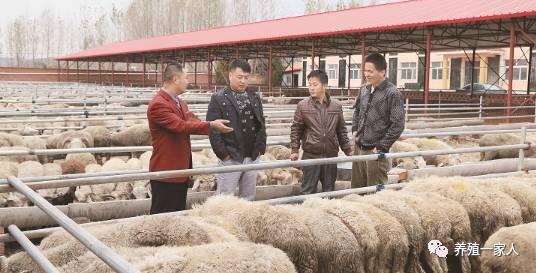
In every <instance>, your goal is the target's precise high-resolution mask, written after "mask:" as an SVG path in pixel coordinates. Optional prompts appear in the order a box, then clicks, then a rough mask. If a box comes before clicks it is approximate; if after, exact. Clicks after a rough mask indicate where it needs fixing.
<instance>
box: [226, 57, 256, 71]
mask: <svg viewBox="0 0 536 273" xmlns="http://www.w3.org/2000/svg"><path fill="white" fill-rule="evenodd" d="M237 68H240V69H242V71H244V72H246V73H251V66H250V65H249V63H248V62H247V61H246V60H244V59H236V60H232V61H231V64H229V71H234V70H235V69H237Z"/></svg>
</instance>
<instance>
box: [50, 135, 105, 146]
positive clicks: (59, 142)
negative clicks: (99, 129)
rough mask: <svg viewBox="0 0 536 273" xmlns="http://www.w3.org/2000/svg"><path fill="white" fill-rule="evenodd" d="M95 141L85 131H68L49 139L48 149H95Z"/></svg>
mask: <svg viewBox="0 0 536 273" xmlns="http://www.w3.org/2000/svg"><path fill="white" fill-rule="evenodd" d="M94 144H95V142H94V139H93V137H92V136H91V134H89V133H88V132H85V131H68V132H64V133H61V134H59V135H52V136H50V137H48V139H47V148H48V149H75V148H93V147H94Z"/></svg>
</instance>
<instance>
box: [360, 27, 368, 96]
mask: <svg viewBox="0 0 536 273" xmlns="http://www.w3.org/2000/svg"><path fill="white" fill-rule="evenodd" d="M365 54H367V51H366V44H365V34H364V33H362V34H361V85H364V84H365Z"/></svg>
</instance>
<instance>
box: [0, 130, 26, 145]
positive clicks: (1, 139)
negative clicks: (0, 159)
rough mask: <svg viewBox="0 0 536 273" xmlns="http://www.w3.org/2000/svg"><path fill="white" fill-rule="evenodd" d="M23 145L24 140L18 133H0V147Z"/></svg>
mask: <svg viewBox="0 0 536 273" xmlns="http://www.w3.org/2000/svg"><path fill="white" fill-rule="evenodd" d="M12 146H24V140H23V138H22V137H21V136H19V135H14V134H7V133H0V147H12Z"/></svg>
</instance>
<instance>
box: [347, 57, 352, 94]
mask: <svg viewBox="0 0 536 273" xmlns="http://www.w3.org/2000/svg"><path fill="white" fill-rule="evenodd" d="M351 62H352V55H350V54H348V77H347V78H346V79H348V96H350V74H351V73H352V66H351Z"/></svg>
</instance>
